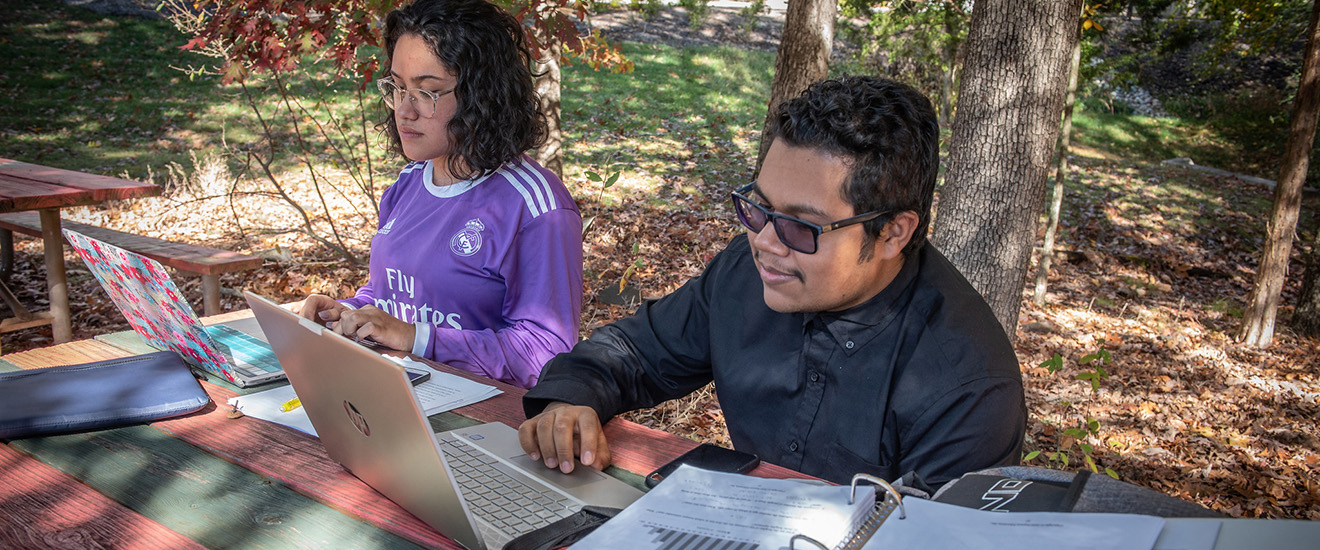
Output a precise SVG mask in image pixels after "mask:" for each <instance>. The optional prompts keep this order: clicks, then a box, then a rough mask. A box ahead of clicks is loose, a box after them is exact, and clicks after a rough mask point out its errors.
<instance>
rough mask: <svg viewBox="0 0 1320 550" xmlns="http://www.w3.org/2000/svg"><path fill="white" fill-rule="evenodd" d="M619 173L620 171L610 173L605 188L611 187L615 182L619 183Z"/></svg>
mask: <svg viewBox="0 0 1320 550" xmlns="http://www.w3.org/2000/svg"><path fill="white" fill-rule="evenodd" d="M619 174H620V173H619V172H615V173H613V174H610V177H609V178H608V179H606V180H605V188H606V189H609V188H610V186H612V185H614V184H615V183H617V182H618V181H619Z"/></svg>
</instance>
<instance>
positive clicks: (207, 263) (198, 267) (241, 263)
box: [0, 212, 262, 315]
mask: <svg viewBox="0 0 1320 550" xmlns="http://www.w3.org/2000/svg"><path fill="white" fill-rule="evenodd" d="M62 224H63V227H64V228H65V229H70V230H73V231H77V232H78V233H82V234H83V235H87V236H88V237H91V238H93V239H97V240H100V241H105V242H107V243H110V244H113V245H115V246H118V247H119V248H123V249H125V250H131V251H133V252H136V253H138V254H141V255H143V256H146V257H148V258H151V259H153V260H156V261H158V262H160V263H161V264H164V265H167V266H170V267H173V268H175V269H177V270H179V271H183V272H187V273H195V274H197V275H201V276H202V307H203V310H204V314H205V315H216V314H218V313H220V274H221V273H231V272H234V271H244V270H248V269H256V268H258V267H261V263H262V260H261V258H258V257H256V256H248V255H246V254H239V253H237V252H231V251H228V250H220V249H218V248H210V247H207V246H199V245H194V244H182V243H175V242H170V241H165V240H161V239H157V238H154V237H144V236H142V235H134V234H132V233H124V232H122V231H115V230H113V229H106V228H104V227H97V226H95V225H87V224H85V223H78V222H74V221H69V220H63V222H62ZM13 231H17V232H19V233H22V234H24V235H31V236H33V237H41V219H40V217H39V216H38V214H37V213H36V212H11V213H8V214H0V263H3V264H4V269H5V273H6V274H7V273H8V270H9V269H10V268H11V266H13V250H14V242H13V239H14V237H13V233H12V232H13Z"/></svg>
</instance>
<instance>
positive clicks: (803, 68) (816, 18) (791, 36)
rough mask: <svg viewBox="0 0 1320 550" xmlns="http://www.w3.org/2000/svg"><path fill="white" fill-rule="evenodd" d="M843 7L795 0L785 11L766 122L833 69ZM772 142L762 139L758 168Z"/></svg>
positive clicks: (832, 0) (823, 0) (831, 1)
mask: <svg viewBox="0 0 1320 550" xmlns="http://www.w3.org/2000/svg"><path fill="white" fill-rule="evenodd" d="M838 10H839V3H838V1H837V0H791V1H790V2H789V3H788V12H787V13H785V14H784V32H783V34H782V35H781V36H780V38H779V52H778V53H777V54H776V55H775V79H774V82H773V83H771V85H770V102H769V103H768V104H767V105H766V107H767V109H766V114H765V123H766V125H769V124H770V118H771V117H773V116H774V113H775V109H778V108H779V104H780V103H782V102H783V101H784V100H785V99H788V98H791V97H795V96H797V95H798V94H800V93H802V90H805V89H807V86H809V85H810V84H811V83H812V82H815V81H817V80H820V79H823V78H825V77H826V76H828V75H829V72H830V53H831V51H832V50H833V48H834V18H835V14H836V13H837V12H838ZM768 150H770V143H769V142H768V141H766V140H764V139H762V140H761V151H760V152H759V153H758V154H757V155H756V171H757V172H758V173H759V172H760V171H761V161H762V160H764V159H765V152H766V151H768Z"/></svg>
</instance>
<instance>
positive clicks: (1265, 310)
mask: <svg viewBox="0 0 1320 550" xmlns="http://www.w3.org/2000/svg"><path fill="white" fill-rule="evenodd" d="M1317 19H1320V2H1312V4H1311V23H1310V26H1308V27H1307V29H1306V51H1305V53H1304V54H1303V58H1302V77H1301V82H1300V83H1299V85H1298V87H1297V99H1296V100H1295V101H1294V103H1293V112H1292V121H1291V122H1290V123H1289V131H1288V144H1287V145H1285V146H1284V153H1283V165H1282V166H1281V167H1280V168H1279V181H1278V184H1277V185H1275V186H1274V208H1273V210H1272V211H1271V212H1270V221H1269V224H1268V225H1267V226H1266V229H1265V231H1266V236H1265V250H1264V251H1263V252H1261V257H1260V267H1259V268H1257V269H1256V283H1255V285H1254V286H1253V287H1252V289H1251V295H1250V296H1248V297H1247V310H1246V312H1245V313H1244V315H1243V317H1242V330H1241V332H1239V333H1238V339H1239V340H1241V341H1242V342H1243V343H1245V344H1247V345H1250V346H1258V347H1267V346H1269V345H1270V343H1271V342H1273V340H1274V321H1275V316H1276V314H1277V313H1278V309H1279V297H1280V295H1282V294H1283V283H1284V281H1285V280H1286V279H1287V277H1288V258H1289V256H1290V255H1291V254H1292V242H1293V238H1294V237H1295V236H1296V231H1297V217H1298V215H1299V213H1300V211H1301V207H1302V185H1303V184H1305V183H1306V169H1307V167H1308V165H1309V164H1310V154H1311V145H1312V144H1313V143H1314V142H1315V128H1316V117H1317V116H1318V115H1320V51H1317V48H1320V43H1318V42H1320V29H1318V28H1317ZM1311 254H1312V255H1313V256H1314V255H1315V254H1316V252H1315V249H1314V248H1313V249H1312V250H1311ZM1310 263H1311V265H1312V266H1314V265H1316V262H1315V261H1314V260H1312V261H1311V262H1310ZM1306 277H1307V278H1312V279H1313V278H1315V269H1314V268H1312V269H1308V270H1307V274H1306ZM1311 294H1312V295H1314V294H1316V292H1315V290H1314V282H1312V284H1311ZM1313 297H1314V296H1313ZM1302 299H1303V300H1306V299H1307V297H1305V296H1303V298H1302ZM1314 306H1315V304H1305V303H1303V304H1299V307H1298V311H1297V316H1298V318H1299V321H1301V325H1303V326H1304V325H1305V324H1306V321H1305V319H1306V318H1307V316H1308V315H1312V312H1313V311H1314ZM1306 307H1309V308H1311V309H1305V308H1306Z"/></svg>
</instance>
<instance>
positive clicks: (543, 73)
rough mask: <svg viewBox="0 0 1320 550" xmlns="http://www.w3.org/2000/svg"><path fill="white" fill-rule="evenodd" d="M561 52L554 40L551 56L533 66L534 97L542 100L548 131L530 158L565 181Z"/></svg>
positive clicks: (542, 109)
mask: <svg viewBox="0 0 1320 550" xmlns="http://www.w3.org/2000/svg"><path fill="white" fill-rule="evenodd" d="M562 49H563V48H562V47H561V46H560V45H559V41H558V40H555V41H553V43H552V44H550V45H549V46H547V48H546V51H548V52H554V53H553V54H552V55H550V56H549V57H547V58H546V59H544V60H541V61H540V62H538V63H537V64H536V68H535V69H536V72H537V75H536V93H537V94H538V95H540V96H541V112H543V113H545V118H546V125H547V127H548V128H547V130H549V132H548V133H547V134H546V138H545V143H544V144H542V145H541V147H539V148H537V149H536V152H535V154H534V155H533V158H535V159H536V162H539V163H541V166H544V167H546V168H547V169H549V170H550V171H551V172H554V173H555V175H556V176H559V178H560V179H563V178H564V130H563V127H562V126H561V125H560V122H561V119H562V117H563V107H562V104H561V103H560V96H559V90H560V82H561V81H562V80H563V76H562V75H561V74H560V72H559V55H560V54H559V52H560V51H561V50H562Z"/></svg>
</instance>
